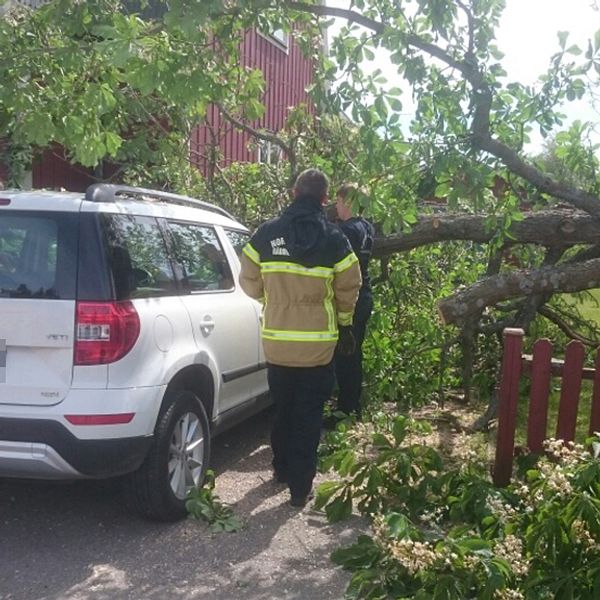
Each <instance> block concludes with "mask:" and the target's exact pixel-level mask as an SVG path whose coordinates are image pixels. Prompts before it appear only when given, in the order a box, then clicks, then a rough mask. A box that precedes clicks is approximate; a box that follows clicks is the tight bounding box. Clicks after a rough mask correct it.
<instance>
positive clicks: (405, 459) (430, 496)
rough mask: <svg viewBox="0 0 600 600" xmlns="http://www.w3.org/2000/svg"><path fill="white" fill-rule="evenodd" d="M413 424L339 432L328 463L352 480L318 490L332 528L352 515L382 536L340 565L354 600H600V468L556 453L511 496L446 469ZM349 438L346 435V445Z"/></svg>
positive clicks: (478, 467) (564, 450)
mask: <svg viewBox="0 0 600 600" xmlns="http://www.w3.org/2000/svg"><path fill="white" fill-rule="evenodd" d="M424 427H426V426H425V425H423V424H422V423H417V422H415V421H411V420H410V419H408V418H406V417H396V418H395V419H389V418H387V419H385V420H383V421H382V420H380V421H378V422H377V427H376V429H373V430H370V431H369V430H367V429H366V428H365V427H364V426H363V427H359V428H357V429H356V430H353V431H350V432H344V431H343V428H342V430H340V431H338V433H337V434H334V435H333V436H331V437H330V438H329V442H330V444H331V447H330V448H329V452H330V453H329V454H328V456H327V457H326V458H324V460H323V463H322V464H323V467H324V468H333V469H334V470H335V471H336V472H337V473H338V475H339V476H340V477H341V480H339V481H335V482H328V483H324V484H322V485H321V486H320V488H319V489H318V496H317V504H316V505H317V506H318V507H324V508H325V510H326V513H327V515H328V517H329V518H330V519H331V520H338V519H340V518H343V517H344V516H347V515H348V514H350V512H351V511H352V508H353V506H354V507H356V508H357V509H358V510H359V511H360V512H361V513H363V514H366V515H368V516H369V517H371V518H372V520H373V533H372V534H371V535H368V536H367V535H363V536H360V537H359V538H358V540H357V541H356V543H354V544H353V545H352V546H350V547H347V548H342V549H339V550H336V551H335V552H334V553H333V555H332V558H333V560H334V561H335V562H336V563H338V564H340V565H342V566H344V567H345V568H347V569H349V570H350V571H352V573H353V576H352V579H351V582H350V584H349V587H348V590H347V596H348V597H349V598H369V599H372V598H378V599H386V598H420V599H425V598H427V599H429V598H453V599H457V600H458V599H463V598H482V599H486V598H488V599H492V598H493V599H498V598H506V599H510V598H512V599H519V598H522V599H524V598H528V599H532V600H533V599H534V598H561V599H562V598H565V599H566V598H580V599H590V600H591V599H592V598H595V597H596V595H597V593H598V590H599V589H600V587H599V586H600V554H599V553H598V550H599V549H600V528H599V523H600V462H599V461H598V459H597V458H596V457H595V456H593V455H591V454H590V453H589V452H588V451H586V450H584V448H583V446H576V445H573V444H563V443H562V442H561V441H555V440H550V441H548V442H547V445H546V449H547V456H543V457H535V456H524V457H522V458H521V462H520V466H519V473H518V476H517V478H516V479H515V480H514V482H513V483H512V484H511V485H510V486H509V487H508V488H506V489H496V488H494V487H493V486H492V484H491V482H490V480H489V477H488V475H487V473H486V465H485V461H481V460H478V459H477V458H476V457H475V458H474V457H471V458H470V460H467V461H464V462H463V464H462V465H460V466H459V467H454V468H449V469H448V468H446V469H444V467H443V466H442V459H441V457H440V456H439V455H438V454H437V453H436V452H435V451H434V450H433V449H432V448H430V447H428V446H426V445H423V444H419V443H416V442H415V440H414V438H413V437H412V435H413V434H417V435H418V434H421V433H422V432H423V429H424ZM342 434H344V435H342Z"/></svg>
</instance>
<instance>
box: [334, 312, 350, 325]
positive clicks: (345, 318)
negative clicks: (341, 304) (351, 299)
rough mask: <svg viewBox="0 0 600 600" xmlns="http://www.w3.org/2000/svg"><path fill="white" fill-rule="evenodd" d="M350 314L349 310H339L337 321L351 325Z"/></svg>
mask: <svg viewBox="0 0 600 600" xmlns="http://www.w3.org/2000/svg"><path fill="white" fill-rule="evenodd" d="M352 315H353V313H351V312H339V313H338V314H337V318H338V323H339V324H340V325H352Z"/></svg>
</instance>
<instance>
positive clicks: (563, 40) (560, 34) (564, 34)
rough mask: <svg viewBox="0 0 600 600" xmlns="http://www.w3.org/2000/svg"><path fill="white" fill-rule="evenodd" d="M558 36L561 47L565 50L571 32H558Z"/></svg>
mask: <svg viewBox="0 0 600 600" xmlns="http://www.w3.org/2000/svg"><path fill="white" fill-rule="evenodd" d="M557 35H558V43H559V44H560V47H561V48H562V49H563V50H564V48H565V45H566V44H567V38H568V37H569V32H568V31H558V32H557Z"/></svg>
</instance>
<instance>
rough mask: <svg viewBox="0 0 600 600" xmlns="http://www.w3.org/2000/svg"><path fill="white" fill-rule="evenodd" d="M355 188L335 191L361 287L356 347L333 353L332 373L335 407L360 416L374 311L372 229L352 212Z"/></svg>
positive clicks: (339, 219)
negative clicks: (366, 344)
mask: <svg viewBox="0 0 600 600" xmlns="http://www.w3.org/2000/svg"><path fill="white" fill-rule="evenodd" d="M357 191H358V190H357V188H356V187H355V186H353V185H350V184H346V185H343V186H342V187H340V188H339V189H338V192H337V202H336V209H337V216H338V224H339V227H340V229H341V230H342V232H343V233H344V235H345V236H346V237H347V238H348V240H349V242H350V245H351V246H352V250H353V251H354V253H355V254H356V256H357V257H358V261H359V264H360V272H361V276H362V286H361V288H360V291H359V294H358V300H357V302H356V307H355V310H354V319H353V323H352V330H353V333H354V340H355V349H354V352H351V353H346V354H344V353H342V352H336V353H335V375H336V379H337V384H338V388H339V395H338V402H337V408H338V410H340V411H342V412H343V413H345V414H347V415H350V414H354V415H356V416H357V417H358V418H360V417H361V412H362V411H361V404H360V396H361V390H362V382H363V369H362V361H363V353H362V344H363V341H364V339H365V333H366V329H367V322H368V320H369V317H370V316H371V312H372V311H373V294H372V292H371V280H370V278H369V259H370V258H371V254H372V252H373V242H374V239H375V229H374V227H373V225H372V224H371V223H369V221H367V220H366V219H363V218H362V217H361V216H358V217H355V216H354V214H353V208H352V201H353V199H354V198H353V197H354V196H355V194H356V193H357Z"/></svg>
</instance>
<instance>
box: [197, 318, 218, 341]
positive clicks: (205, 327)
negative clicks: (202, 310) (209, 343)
mask: <svg viewBox="0 0 600 600" xmlns="http://www.w3.org/2000/svg"><path fill="white" fill-rule="evenodd" d="M214 328H215V322H214V321H213V319H212V317H209V316H206V317H204V319H202V322H201V323H200V331H201V332H202V335H203V336H204V337H208V336H209V335H210V334H211V332H212V330H213V329H214Z"/></svg>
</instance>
